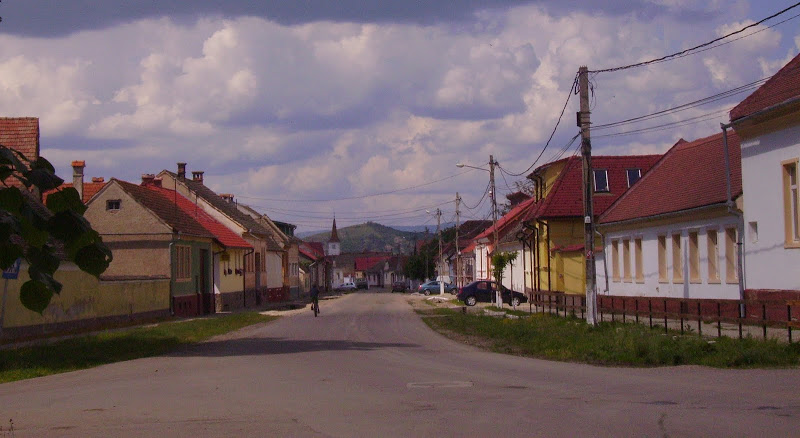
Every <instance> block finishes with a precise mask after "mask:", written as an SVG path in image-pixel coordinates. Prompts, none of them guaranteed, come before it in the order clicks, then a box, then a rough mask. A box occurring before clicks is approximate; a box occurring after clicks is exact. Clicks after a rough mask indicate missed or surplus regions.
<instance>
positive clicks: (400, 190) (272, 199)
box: [239, 169, 474, 202]
mask: <svg viewBox="0 0 800 438" xmlns="http://www.w3.org/2000/svg"><path fill="white" fill-rule="evenodd" d="M473 170H474V169H468V170H465V171H463V172H460V173H456V174H454V175H450V176H446V177H444V178H440V179H437V180H435V181H428V182H426V183H422V184H417V185H415V186H411V187H403V188H402V189H395V190H390V191H388V192H381V193H371V194H369V195H361V196H350V197H346V198H331V199H278V198H258V197H255V196H239V197H240V198H244V199H257V200H259V201H272V202H335V201H351V200H354V199H364V198H373V197H375V196H384V195H391V194H393V193H398V192H403V191H406V190H413V189H418V188H420V187H425V186H429V185H432V184H436V183H439V182H442V181H447V180H448V179H453V178H455V177H457V176H461V175H464V174H465V173H469V172H472V171H473Z"/></svg>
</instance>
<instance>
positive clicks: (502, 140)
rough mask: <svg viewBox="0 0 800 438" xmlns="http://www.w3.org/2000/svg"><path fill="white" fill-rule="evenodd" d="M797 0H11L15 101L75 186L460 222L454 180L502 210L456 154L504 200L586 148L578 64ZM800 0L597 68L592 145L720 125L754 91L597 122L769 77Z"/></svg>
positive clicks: (647, 149) (799, 31) (315, 218)
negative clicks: (193, 179) (129, 187)
mask: <svg viewBox="0 0 800 438" xmlns="http://www.w3.org/2000/svg"><path fill="white" fill-rule="evenodd" d="M794 3H795V2H794V1H777V0H730V1H725V0H639V1H633V0H629V1H615V0H558V1H550V0H539V1H525V0H483V1H477V0H460V1H459V0H451V1H448V2H411V1H408V0H382V1H371V0H338V1H328V0H295V1H292V2H285V1H273V2H270V1H265V2H252V1H249V0H195V1H192V2H185V1H182V0H160V1H147V2H130V1H123V0H70V1H54V0H25V1H22V0H6V1H3V2H1V3H0V17H2V22H0V115H2V116H6V117H21V116H34V117H39V118H40V129H41V154H42V155H43V156H44V157H45V158H47V159H48V160H50V161H51V162H52V163H53V165H54V166H55V167H56V170H57V173H58V174H59V175H60V176H61V177H62V178H64V179H65V180H67V181H70V180H71V175H72V169H71V167H70V162H72V161H73V160H84V161H85V162H86V175H87V178H90V177H94V176H102V177H105V178H106V180H108V179H110V178H112V177H114V178H118V179H122V180H126V181H131V182H139V181H140V179H141V175H142V174H143V173H158V172H159V171H161V170H162V169H168V170H172V171H175V170H176V168H177V166H176V162H187V163H188V166H187V168H188V171H189V172H191V171H204V172H205V173H204V180H205V184H206V185H207V186H209V187H210V188H211V189H213V190H215V191H217V192H218V193H232V194H234V195H235V196H236V199H237V200H238V201H239V202H242V203H246V204H249V205H251V206H253V207H254V208H256V209H257V210H259V211H261V212H264V213H266V214H267V215H269V216H270V217H271V218H273V219H276V220H281V221H285V222H290V223H294V224H296V225H297V226H298V231H309V230H322V229H330V224H331V220H332V218H333V216H334V215H335V216H336V221H337V225H339V226H340V227H343V226H347V225H352V224H357V223H363V222H365V221H374V222H379V223H382V224H386V225H390V226H391V225H420V224H426V225H430V226H431V227H432V228H434V229H435V226H436V221H437V218H436V216H435V215H434V213H435V212H436V210H437V208H438V209H440V211H441V212H442V215H441V221H442V222H452V221H454V220H455V202H454V201H455V197H456V193H457V192H458V193H459V194H460V196H461V198H462V199H463V202H462V203H461V215H460V220H461V221H464V220H469V219H486V218H490V208H489V205H490V203H489V202H488V201H487V197H486V196H483V195H484V193H485V192H486V188H487V184H488V181H489V173H488V172H487V171H484V170H479V169H474V168H470V167H463V168H458V167H456V164H457V163H459V162H460V163H465V164H467V165H468V166H474V167H479V168H484V169H486V168H488V163H489V156H490V155H492V156H493V157H494V159H495V160H496V161H497V162H498V163H499V169H498V171H497V172H496V173H497V175H496V183H497V192H498V193H497V194H498V202H502V201H504V200H505V197H504V195H505V194H507V193H510V192H512V191H513V190H515V182H517V181H521V180H524V176H525V175H526V174H527V173H528V172H530V170H532V169H534V168H536V167H538V166H540V165H542V164H545V163H547V162H549V161H552V160H554V159H557V158H559V157H566V156H570V155H572V154H574V153H575V152H576V149H575V146H577V143H575V144H573V145H569V141H570V139H572V138H573V137H574V136H575V135H576V134H578V128H577V127H576V125H575V119H576V118H575V112H576V111H577V110H578V99H577V96H574V95H573V94H572V90H573V83H574V79H575V74H576V72H577V70H578V68H579V67H580V66H584V65H585V66H588V67H589V70H591V71H596V70H602V69H606V68H612V67H617V66H624V65H629V64H632V63H636V62H640V61H645V60H650V59H655V58H660V57H662V56H664V55H668V54H671V53H675V52H678V51H681V50H684V49H687V48H690V47H694V46H696V45H699V44H702V43H705V42H707V41H710V40H713V39H715V38H717V37H719V36H722V35H725V34H727V33H730V32H732V31H735V30H738V29H740V28H742V27H744V26H746V25H748V24H751V23H754V22H756V21H759V20H761V19H763V18H766V17H768V16H770V15H772V14H774V13H776V12H778V11H781V10H783V9H785V8H787V7H789V6H792V5H793V4H794ZM798 14H800V7H798V8H795V9H792V10H790V11H788V12H786V13H784V14H782V15H781V16H779V17H776V18H774V19H771V20H769V21H767V22H765V23H764V24H762V25H759V26H758V27H755V28H751V29H749V30H747V31H745V32H743V33H741V34H738V35H737V36H736V38H731V39H729V40H725V41H724V42H728V41H729V42H728V43H727V44H723V45H720V46H719V47H713V48H711V49H709V50H705V51H701V52H698V53H696V54H693V55H691V56H685V57H680V58H675V59H672V60H670V61H667V62H661V63H654V64H649V65H647V66H644V67H638V68H631V69H626V70H621V71H616V72H602V73H592V74H590V79H591V91H592V93H591V109H592V115H591V117H592V124H593V126H594V127H595V129H593V130H592V138H593V139H592V145H593V154H595V155H621V154H654V153H663V152H665V151H666V150H667V149H669V147H671V146H672V145H673V144H674V143H675V142H676V141H677V140H678V139H680V138H684V139H686V140H693V139H697V138H701V137H705V136H709V135H713V134H716V133H718V132H719V131H720V128H719V124H720V123H724V122H727V121H728V114H727V111H728V110H729V109H730V108H731V107H733V106H735V105H736V103H738V102H739V101H741V100H742V99H744V98H745V97H746V96H747V95H748V94H749V93H750V92H752V89H750V90H746V91H745V92H743V93H739V94H735V95H733V96H730V97H728V98H726V99H722V100H716V101H713V102H710V103H707V104H704V105H699V106H694V107H691V108H688V109H687V110H685V111H680V112H675V113H669V114H667V115H665V116H663V117H657V118H653V119H650V120H645V121H643V122H640V123H636V124H625V125H619V126H613V127H608V128H605V129H603V128H600V127H598V126H599V125H603V124H608V123H613V122H617V121H621V120H627V119H630V118H634V117H638V116H642V115H647V114H651V113H654V112H658V111H662V110H665V109H669V108H672V107H675V106H678V105H682V104H685V103H688V102H693V101H696V100H698V99H702V98H704V97H708V96H713V95H717V94H719V93H723V92H725V91H728V90H731V89H734V88H737V87H740V86H742V85H745V84H750V83H753V82H755V81H758V80H761V79H764V78H767V77H769V76H770V75H772V74H774V73H775V72H776V71H777V70H778V69H779V68H780V67H782V66H783V65H784V64H785V63H786V62H788V61H789V60H790V59H792V58H793V57H794V56H796V55H797V54H798V52H799V51H800V26H798V23H800V17H798V18H794V17H795V16H797V15H798ZM784 20H786V21H784ZM782 21H784V22H783V23H781V22H782ZM740 37H741V38H740ZM568 96H569V100H567V99H568ZM565 104H566V109H565V111H564V115H563V118H561V121H560V123H559V124H558V129H556V130H555V134H554V135H553V139H552V141H551V142H550V143H549V144H548V143H547V142H548V138H549V137H550V135H551V133H552V132H553V131H554V128H555V127H556V124H557V122H558V120H559V115H560V113H561V110H562V108H564V107H565ZM649 127H656V128H655V129H650V130H647V129H646V128H649ZM642 129H645V131H642ZM631 131H635V132H631ZM546 145H547V146H546Z"/></svg>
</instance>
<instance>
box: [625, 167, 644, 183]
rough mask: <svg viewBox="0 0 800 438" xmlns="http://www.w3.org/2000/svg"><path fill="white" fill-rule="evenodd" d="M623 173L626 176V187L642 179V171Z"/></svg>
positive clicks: (633, 170)
mask: <svg viewBox="0 0 800 438" xmlns="http://www.w3.org/2000/svg"><path fill="white" fill-rule="evenodd" d="M625 173H627V174H628V187H630V186H632V185H634V184H636V181H639V179H640V178H641V177H642V169H627V170H626V171H625Z"/></svg>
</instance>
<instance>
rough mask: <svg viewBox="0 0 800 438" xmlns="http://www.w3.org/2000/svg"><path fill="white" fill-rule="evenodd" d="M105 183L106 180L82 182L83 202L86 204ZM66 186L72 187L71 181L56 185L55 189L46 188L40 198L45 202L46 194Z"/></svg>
mask: <svg viewBox="0 0 800 438" xmlns="http://www.w3.org/2000/svg"><path fill="white" fill-rule="evenodd" d="M106 184H107V183H106V182H84V183H83V203H84V204H86V203H87V202H89V200H90V199H92V197H93V196H94V195H96V194H97V192H99V191H100V189H102V188H103V187H105V185H106ZM67 187H72V183H64V184H61V185H60V186H58V188H57V189H53V190H48V191H46V192H44V194H43V195H42V199H43V201H44V203H47V196H48V195H50V194H51V193H53V192H55V191H58V190H62V189H65V188H67Z"/></svg>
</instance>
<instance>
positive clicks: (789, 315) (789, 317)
mask: <svg viewBox="0 0 800 438" xmlns="http://www.w3.org/2000/svg"><path fill="white" fill-rule="evenodd" d="M786 322H787V323H788V324H786V327H787V328H788V329H789V343H790V344H791V343H792V305H791V304H787V305H786Z"/></svg>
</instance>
